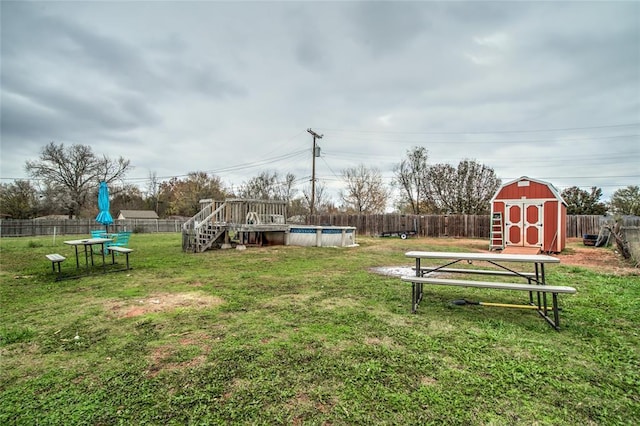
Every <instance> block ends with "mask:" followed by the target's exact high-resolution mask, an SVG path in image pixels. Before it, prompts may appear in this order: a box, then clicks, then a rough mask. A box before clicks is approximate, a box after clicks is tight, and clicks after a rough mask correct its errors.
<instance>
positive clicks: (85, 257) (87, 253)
mask: <svg viewBox="0 0 640 426" xmlns="http://www.w3.org/2000/svg"><path fill="white" fill-rule="evenodd" d="M91 263H93V258H91ZM84 265H85V268H86V269H87V272H89V252H88V251H87V245H86V244H84Z"/></svg>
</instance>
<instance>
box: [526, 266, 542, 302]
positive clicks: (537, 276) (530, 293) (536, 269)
mask: <svg viewBox="0 0 640 426" xmlns="http://www.w3.org/2000/svg"><path fill="white" fill-rule="evenodd" d="M535 272H536V284H539V283H540V276H539V275H540V274H539V272H538V263H537V262H536V263H535ZM529 284H531V280H529ZM529 304H530V305H533V292H531V291H530V292H529Z"/></svg>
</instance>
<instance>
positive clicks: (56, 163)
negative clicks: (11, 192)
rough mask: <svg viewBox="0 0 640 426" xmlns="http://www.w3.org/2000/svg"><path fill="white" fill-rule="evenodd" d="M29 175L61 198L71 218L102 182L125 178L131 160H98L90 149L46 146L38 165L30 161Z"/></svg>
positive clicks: (91, 198)
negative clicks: (40, 181) (42, 182)
mask: <svg viewBox="0 0 640 426" xmlns="http://www.w3.org/2000/svg"><path fill="white" fill-rule="evenodd" d="M25 168H26V171H27V173H29V174H30V175H31V176H32V177H34V178H37V179H40V180H42V181H44V183H45V186H46V187H47V190H48V191H52V192H56V193H58V194H59V196H60V198H61V201H62V203H63V205H64V208H65V209H66V211H67V213H68V215H69V217H73V215H74V214H78V213H79V212H80V211H81V210H82V209H83V207H84V206H85V205H86V204H87V203H88V202H89V201H90V200H91V201H93V196H94V195H95V194H96V193H97V188H98V185H99V183H100V181H105V182H107V183H109V182H112V181H114V180H116V179H120V178H122V177H123V176H124V175H125V174H126V173H127V172H128V171H129V168H130V162H129V160H125V159H124V158H122V157H120V158H118V159H117V160H112V159H110V158H109V157H107V156H104V155H103V156H102V157H97V156H96V155H95V154H94V153H93V151H92V149H91V147H90V146H88V145H71V146H69V147H66V148H65V146H64V144H60V145H57V144H56V143H55V142H51V143H49V144H48V145H46V146H45V147H44V148H43V149H42V152H41V154H40V159H39V160H37V161H27V162H26V166H25Z"/></svg>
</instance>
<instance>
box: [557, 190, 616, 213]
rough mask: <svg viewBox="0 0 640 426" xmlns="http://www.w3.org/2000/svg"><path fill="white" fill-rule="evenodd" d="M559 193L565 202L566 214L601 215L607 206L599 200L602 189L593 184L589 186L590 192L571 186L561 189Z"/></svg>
mask: <svg viewBox="0 0 640 426" xmlns="http://www.w3.org/2000/svg"><path fill="white" fill-rule="evenodd" d="M560 195H561V196H562V198H563V199H564V201H565V202H566V203H567V214H575V215H582V214H584V215H589V214H593V215H602V214H605V213H606V212H607V206H606V205H605V204H604V203H602V202H600V197H602V189H600V188H596V187H595V186H593V187H591V192H587V191H585V190H583V189H580V188H578V187H577V186H572V187H571V188H567V189H565V190H564V191H562V193H561V194H560Z"/></svg>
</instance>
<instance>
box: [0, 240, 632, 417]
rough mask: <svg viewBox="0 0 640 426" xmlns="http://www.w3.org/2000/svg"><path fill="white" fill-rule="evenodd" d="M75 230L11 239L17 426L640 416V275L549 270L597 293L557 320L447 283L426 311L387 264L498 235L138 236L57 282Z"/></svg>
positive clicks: (9, 292) (566, 304) (513, 299)
mask: <svg viewBox="0 0 640 426" xmlns="http://www.w3.org/2000/svg"><path fill="white" fill-rule="evenodd" d="M76 238H77V237H69V238H67V239H76ZM62 239H64V237H62V238H61V237H60V236H58V238H57V240H56V242H55V245H54V243H53V240H52V238H51V237H48V238H20V239H17V238H2V239H1V240H0V247H1V253H0V256H1V257H0V265H1V272H0V297H1V299H0V301H1V312H0V320H1V322H0V351H1V358H0V361H1V365H0V368H1V370H0V398H1V399H0V401H1V402H0V424H2V425H10V424H25V425H32V424H39V425H48V424H55V425H61V424H64V425H71V424H97V425H106V424H142V423H144V424H158V425H164V424H222V423H224V424H232V423H245V424H318V425H322V424H401V425H405V424H498V425H499V424H540V425H543V424H549V425H563V424H564V425H576V424H579V425H589V424H594V425H595V424H598V425H599V424H629V425H637V424H640V337H639V333H640V330H639V328H640V277H638V276H637V275H635V276H634V275H626V276H617V275H612V274H607V273H602V272H599V271H597V270H589V269H585V268H581V267H576V266H569V265H562V264H560V265H552V266H550V267H548V268H547V278H548V282H549V283H550V284H553V285H569V286H573V287H575V288H576V289H577V290H578V293H577V294H576V295H564V296H563V295H561V296H560V305H561V307H562V312H561V327H562V330H561V331H560V332H556V331H554V330H553V329H552V328H551V327H550V326H549V325H548V324H547V323H546V322H545V321H544V320H543V319H542V318H540V317H539V316H538V314H537V313H536V312H535V311H531V310H514V309H501V308H489V307H481V306H455V305H452V304H451V303H450V302H451V301H452V300H454V299H460V298H468V299H474V300H481V301H494V302H502V303H522V302H523V301H524V298H526V295H524V294H522V293H520V292H505V291H502V292H500V291H494V290H478V289H468V288H453V287H433V288H431V287H430V288H426V293H425V299H424V300H423V302H422V304H421V306H420V308H419V310H418V312H417V314H415V315H412V314H411V313H410V285H409V284H407V283H403V282H401V281H400V279H399V278H397V277H392V276H383V275H378V274H375V273H372V272H371V271H370V268H371V267H380V266H407V267H411V266H412V262H411V260H410V259H407V258H405V257H404V252H405V251H408V250H465V251H466V250H473V249H485V248H486V246H487V242H486V241H477V243H472V244H469V243H468V242H466V244H467V245H462V244H463V242H461V241H459V240H453V239H452V240H446V241H445V243H444V244H443V242H442V240H439V241H438V242H437V246H435V245H434V244H435V241H434V240H428V239H408V240H400V239H374V238H360V239H359V241H358V242H359V243H360V246H359V247H353V248H315V247H312V248H311V247H310V248H301V247H283V246H277V247H264V248H249V249H248V250H246V251H237V250H225V251H208V252H206V253H201V254H186V253H182V251H181V236H180V235H179V234H160V235H149V234H135V235H132V237H131V241H130V247H131V248H133V249H135V252H134V253H133V254H132V255H131V264H132V266H133V268H134V269H133V270H131V271H127V272H114V273H108V274H94V275H92V276H88V277H82V278H80V279H71V280H63V281H55V280H54V274H53V273H52V272H51V264H50V263H49V262H48V261H47V260H46V258H45V257H44V255H45V254H48V253H60V254H62V255H64V256H66V257H67V258H68V259H67V261H66V262H64V263H63V265H62V269H63V273H66V274H71V273H75V260H74V257H73V254H72V248H71V247H68V246H65V245H63V244H62V242H61V240H62ZM601 250H607V249H601ZM119 261H120V262H121V263H122V262H124V258H123V257H122V256H120V258H119Z"/></svg>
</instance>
